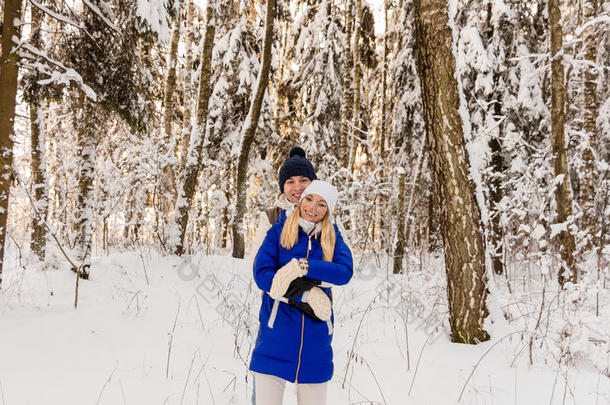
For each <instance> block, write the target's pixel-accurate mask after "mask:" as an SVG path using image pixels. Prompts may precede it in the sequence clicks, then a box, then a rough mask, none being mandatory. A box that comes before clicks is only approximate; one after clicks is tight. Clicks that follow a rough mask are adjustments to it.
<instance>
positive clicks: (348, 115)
mask: <svg viewBox="0 0 610 405" xmlns="http://www.w3.org/2000/svg"><path fill="white" fill-rule="evenodd" d="M352 1H353V0H347V5H346V7H347V16H346V17H345V20H346V21H345V38H346V41H345V60H344V65H343V104H342V105H341V144H340V145H339V162H340V164H341V167H344V168H347V165H348V158H349V156H348V155H347V148H348V144H349V140H350V134H351V133H352V130H351V128H350V121H351V119H352V103H353V98H352V92H351V90H352V88H351V84H352V74H351V71H352V63H353V57H352V29H353V28H352V24H353V21H352V19H353V4H352Z"/></svg>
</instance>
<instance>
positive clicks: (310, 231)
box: [299, 217, 322, 238]
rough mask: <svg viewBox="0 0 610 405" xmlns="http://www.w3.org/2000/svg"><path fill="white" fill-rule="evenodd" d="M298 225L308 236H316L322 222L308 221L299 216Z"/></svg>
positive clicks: (320, 229) (318, 233)
mask: <svg viewBox="0 0 610 405" xmlns="http://www.w3.org/2000/svg"><path fill="white" fill-rule="evenodd" d="M299 226H300V227H301V229H303V230H304V231H305V233H306V234H307V235H309V236H313V237H316V238H317V237H318V236H320V232H322V222H310V221H308V220H306V219H305V218H303V217H299Z"/></svg>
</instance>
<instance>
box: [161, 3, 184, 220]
mask: <svg viewBox="0 0 610 405" xmlns="http://www.w3.org/2000/svg"><path fill="white" fill-rule="evenodd" d="M179 41H180V11H179V10H178V12H177V13H176V21H175V23H174V29H173V30H172V35H171V38H170V46H169V55H168V57H167V78H166V80H165V88H164V91H163V148H164V149H165V155H166V158H167V159H168V160H167V161H166V162H162V163H163V164H166V166H165V167H164V168H163V173H164V174H165V175H164V176H163V180H162V189H161V193H160V194H161V201H162V202H163V203H162V209H163V210H164V211H165V212H164V214H167V213H168V212H169V202H170V201H169V198H170V195H172V194H174V190H175V189H176V178H175V173H174V167H173V165H172V164H171V163H169V161H171V160H173V158H174V156H175V147H176V142H175V137H173V136H172V121H173V119H174V116H175V106H174V93H175V91H176V63H177V59H178V42H179Z"/></svg>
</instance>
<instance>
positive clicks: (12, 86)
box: [0, 0, 21, 286]
mask: <svg viewBox="0 0 610 405" xmlns="http://www.w3.org/2000/svg"><path fill="white" fill-rule="evenodd" d="M2 13H3V14H2V15H3V19H2V56H0V286H1V285H2V268H3V266H4V242H5V239H6V223H7V218H8V203H9V196H10V192H11V181H12V179H13V136H14V135H13V131H14V125H13V124H14V120H15V98H16V96H17V76H18V73H19V66H18V64H17V63H18V62H19V57H18V56H17V54H16V53H15V49H14V46H15V43H14V38H20V29H19V23H20V21H21V0H4V8H3V10H2ZM15 23H17V24H15Z"/></svg>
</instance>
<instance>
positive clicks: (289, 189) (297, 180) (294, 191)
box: [284, 176, 311, 204]
mask: <svg viewBox="0 0 610 405" xmlns="http://www.w3.org/2000/svg"><path fill="white" fill-rule="evenodd" d="M309 183H311V180H309V178H308V177H305V176H292V177H289V178H288V179H287V180H286V181H285V182H284V194H285V195H286V198H288V201H290V202H292V203H295V204H296V203H298V202H299V200H300V199H301V194H302V193H303V191H304V190H305V189H306V188H307V186H308V185H309Z"/></svg>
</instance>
